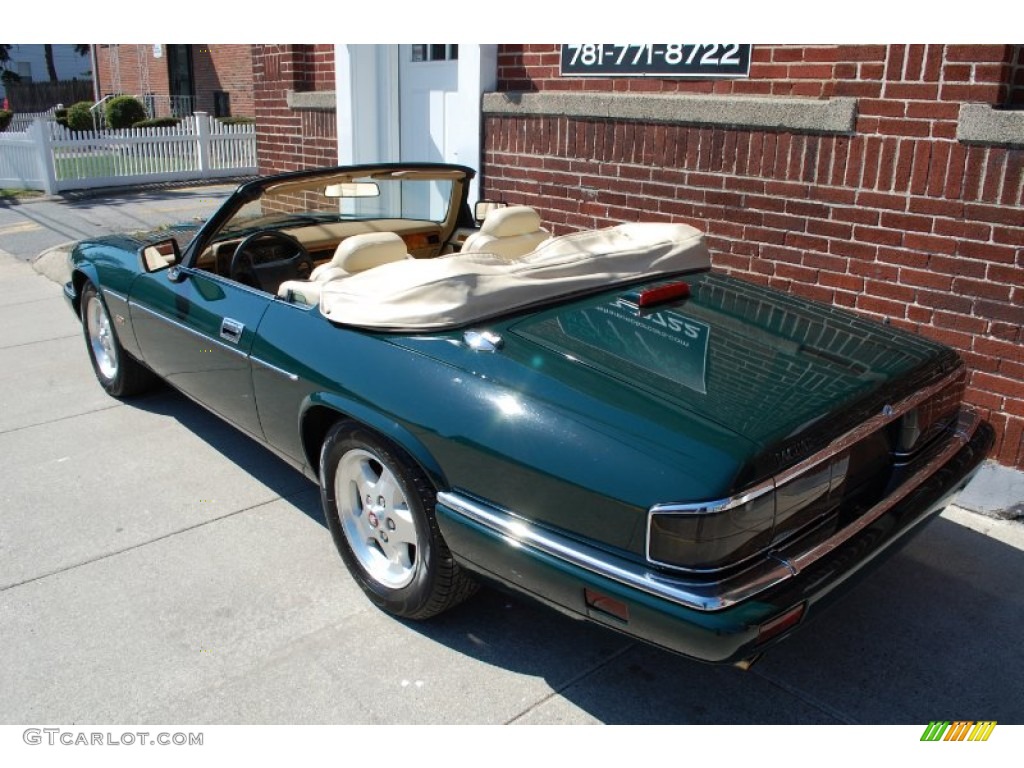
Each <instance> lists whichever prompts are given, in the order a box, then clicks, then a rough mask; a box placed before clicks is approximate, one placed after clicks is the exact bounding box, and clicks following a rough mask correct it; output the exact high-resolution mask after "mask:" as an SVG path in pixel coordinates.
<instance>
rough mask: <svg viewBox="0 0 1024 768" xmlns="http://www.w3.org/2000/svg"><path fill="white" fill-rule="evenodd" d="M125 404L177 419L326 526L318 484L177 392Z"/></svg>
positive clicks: (166, 389)
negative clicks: (316, 491) (317, 492)
mask: <svg viewBox="0 0 1024 768" xmlns="http://www.w3.org/2000/svg"><path fill="white" fill-rule="evenodd" d="M125 404H126V405H130V406H131V407H133V408H139V409H141V410H145V411H148V412H150V413H154V414H159V415H161V416H169V417H171V418H173V419H175V420H176V421H177V422H178V423H180V424H181V425H182V426H183V427H185V428H186V429H188V430H189V431H190V432H192V433H193V434H194V435H195V436H196V437H198V438H199V439H201V440H202V441H204V442H205V443H207V444H208V445H209V446H210V447H211V448H213V449H214V450H216V451H217V452H218V453H220V454H221V455H222V456H224V458H226V459H227V460H228V461H230V462H231V463H232V464H234V465H236V466H238V467H239V468H240V469H242V470H244V471H245V472H247V473H248V474H249V475H251V476H252V477H253V478H254V479H256V480H258V481H259V482H260V483H262V484H263V485H265V486H267V487H268V488H269V489H270V490H271V492H273V493H274V494H276V495H277V496H279V497H281V498H282V499H286V500H287V501H288V502H289V503H290V504H292V505H294V506H295V507H296V508H297V509H298V510H299V511H300V512H302V513H303V514H304V515H306V516H307V517H309V518H310V519H312V520H314V521H316V522H317V523H319V524H320V525H322V526H323V527H324V528H326V527H327V521H326V520H325V519H324V516H323V511H322V510H321V508H320V497H319V495H318V494H316V493H313V491H315V490H316V485H314V484H313V483H311V482H310V481H309V480H308V479H307V478H306V477H305V476H304V475H303V474H302V473H301V472H299V471H297V470H295V469H292V467H290V466H289V465H288V464H286V463H285V462H284V461H283V460H282V459H279V458H278V457H277V456H275V455H274V454H273V453H272V452H271V451H270V450H268V449H267V448H264V447H263V446H262V445H260V444H259V443H258V442H256V440H255V439H253V438H252V437H249V436H248V435H247V434H245V433H244V432H241V431H239V430H238V429H236V428H234V427H232V426H231V425H230V424H228V423H227V422H225V421H224V420H222V419H221V418H219V417H217V416H214V415H213V414H211V413H210V412H208V411H207V410H206V409H205V408H203V407H202V406H200V405H198V404H196V403H193V402H192V401H191V400H189V399H188V398H187V397H185V396H184V395H183V394H181V393H180V392H178V391H177V390H175V389H173V388H172V387H170V386H168V385H166V384H160V385H159V387H158V388H157V389H156V390H154V391H153V392H152V393H151V394H147V395H145V396H144V397H134V398H132V399H130V400H126V401H125Z"/></svg>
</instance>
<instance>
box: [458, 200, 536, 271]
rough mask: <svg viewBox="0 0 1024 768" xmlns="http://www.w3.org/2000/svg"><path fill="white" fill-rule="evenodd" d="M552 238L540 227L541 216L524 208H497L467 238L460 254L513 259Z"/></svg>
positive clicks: (531, 209) (519, 206)
mask: <svg viewBox="0 0 1024 768" xmlns="http://www.w3.org/2000/svg"><path fill="white" fill-rule="evenodd" d="M550 237H551V233H550V232H548V231H547V230H546V229H544V228H543V227H541V225H540V214H538V213H537V212H536V211H535V210H533V208H529V207H527V206H525V205H512V206H509V207H508V208H498V209H496V210H493V211H491V212H490V213H489V214H487V218H486V219H484V223H483V224H482V225H481V227H480V231H479V232H474V233H473V234H472V235H470V236H469V237H467V238H466V242H465V243H464V244H463V246H462V253H494V254H497V255H498V256H502V257H504V258H506V259H515V258H518V257H519V256H523V255H525V254H527V253H529V252H530V251H532V250H534V249H535V248H536V247H537V246H538V245H540V244H541V243H543V242H544V241H545V240H547V239H548V238H550Z"/></svg>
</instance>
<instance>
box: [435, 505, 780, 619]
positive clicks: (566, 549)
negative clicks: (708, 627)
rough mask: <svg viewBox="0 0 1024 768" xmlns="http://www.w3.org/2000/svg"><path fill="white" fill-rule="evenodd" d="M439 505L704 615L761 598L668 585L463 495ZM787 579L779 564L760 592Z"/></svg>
mask: <svg viewBox="0 0 1024 768" xmlns="http://www.w3.org/2000/svg"><path fill="white" fill-rule="evenodd" d="M437 501H438V503H439V504H443V505H444V506H445V507H447V508H448V509H450V510H452V511H453V512H456V513H458V514H460V515H462V516H464V517H466V518H468V519H469V520H471V521H473V522H474V523H477V524H479V525H482V526H483V527H485V528H488V529H489V530H491V531H494V532H495V533H498V534H500V535H501V536H502V537H503V538H504V539H505V540H506V541H507V542H508V543H509V544H510V545H512V546H515V547H524V548H527V549H533V550H537V551H539V552H543V553H544V554H546V555H549V556H551V557H554V558H556V559H558V560H561V561H563V562H566V563H568V564H570V565H573V566H576V567H577V568H582V569H584V570H586V571H589V572H590V573H593V574H596V575H597V576H602V577H604V578H607V579H611V580H612V581H616V582H618V583H620V584H623V585H625V586H627V587H631V588H633V589H638V590H640V591H642V592H646V593H647V594H650V595H654V596H655V597H660V598H662V599H664V600H668V601H670V602H673V603H676V604H678V605H682V606H684V607H686V608H694V609H697V610H700V611H714V610H720V609H722V608H726V607H728V606H729V605H732V604H733V603H735V602H738V600H740V599H745V598H746V597H749V596H751V595H753V594H756V592H751V593H750V594H742V595H739V594H738V595H737V597H735V598H732V599H731V598H730V596H728V595H715V594H709V593H708V592H709V590H707V589H706V588H705V589H702V587H703V586H704V585H699V584H694V585H687V584H685V583H683V582H680V581H669V580H667V579H665V578H664V577H662V576H661V575H660V574H658V573H655V572H653V571H650V570H648V569H646V568H644V567H643V566H640V565H638V564H636V563H632V562H629V561H627V560H625V559H623V558H619V557H615V556H613V555H609V554H608V553H606V552H603V551H601V550H599V549H597V548H596V547H591V546H588V545H586V544H581V543H579V542H576V541H572V540H570V539H569V538H567V537H565V536H562V535H560V534H557V533H552V532H551V531H547V530H544V529H542V528H540V527H539V526H536V525H533V524H532V523H529V522H527V521H526V520H524V519H522V518H520V517H517V516H515V515H513V514H512V513H510V512H505V511H502V510H499V509H497V508H494V507H491V506H489V505H484V504H481V503H480V502H477V501H474V500H473V499H469V498H467V497H465V496H462V495H461V494H458V493H453V492H449V491H442V492H441V493H439V494H437ZM788 574H789V570H788V569H787V568H786V567H785V566H783V565H782V564H781V563H776V564H775V565H774V567H773V568H772V569H771V571H770V573H768V574H765V575H764V576H763V577H762V578H763V579H765V580H766V581H767V583H765V584H764V585H763V586H760V588H759V589H757V591H761V590H762V589H767V588H768V587H769V586H772V585H773V584H776V583H778V582H780V581H782V580H783V579H785V578H787V575H788ZM711 586H714V585H711Z"/></svg>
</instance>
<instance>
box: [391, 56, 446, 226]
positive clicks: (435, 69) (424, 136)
mask: <svg viewBox="0 0 1024 768" xmlns="http://www.w3.org/2000/svg"><path fill="white" fill-rule="evenodd" d="M458 51H459V48H458V46H457V45H450V44H444V43H433V44H432V43H422V44H414V45H400V46H399V51H398V61H399V63H398V83H399V105H398V110H399V121H398V122H399V126H400V132H399V156H400V158H401V159H402V160H403V161H408V162H429V163H454V162H458V156H457V155H458V153H457V151H455V146H454V145H455V137H456V132H455V131H454V127H455V126H453V125H450V119H452V118H453V115H454V112H455V109H454V106H455V105H456V103H457V95H458V89H459V62H458ZM429 197H430V199H428V197H427V196H424V197H423V198H421V199H418V200H409V199H405V200H403V201H402V203H403V206H402V207H403V210H404V211H405V213H406V215H408V216H411V217H413V218H434V217H436V216H437V215H438V212H439V211H440V212H441V214H440V215H443V210H444V203H445V200H444V199H443V198H442V196H441V194H440V192H435V193H432V194H431V195H430V196H429ZM432 214H433V216H432Z"/></svg>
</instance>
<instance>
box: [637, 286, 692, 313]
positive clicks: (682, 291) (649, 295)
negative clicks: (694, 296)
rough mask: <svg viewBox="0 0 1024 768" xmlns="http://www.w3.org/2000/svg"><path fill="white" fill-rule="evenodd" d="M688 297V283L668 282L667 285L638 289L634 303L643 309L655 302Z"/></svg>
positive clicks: (660, 302) (659, 302)
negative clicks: (638, 292) (637, 295)
mask: <svg viewBox="0 0 1024 768" xmlns="http://www.w3.org/2000/svg"><path fill="white" fill-rule="evenodd" d="M688 298H690V284H689V283H668V284H667V285H659V286H656V287H655V288H646V289H644V290H642V291H640V296H639V298H638V299H637V303H636V305H637V306H638V307H639V308H640V309H645V308H647V307H653V306H654V305H655V304H662V303H664V302H666V301H671V300H672V299H688Z"/></svg>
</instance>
